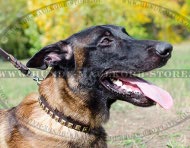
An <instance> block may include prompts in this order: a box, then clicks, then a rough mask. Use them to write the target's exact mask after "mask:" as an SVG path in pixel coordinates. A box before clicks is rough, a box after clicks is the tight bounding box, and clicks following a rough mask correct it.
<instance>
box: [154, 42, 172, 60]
mask: <svg viewBox="0 0 190 148" xmlns="http://www.w3.org/2000/svg"><path fill="white" fill-rule="evenodd" d="M172 49H173V46H172V45H171V44H169V43H159V44H157V45H156V54H157V55H158V56H160V57H162V58H166V57H168V56H170V54H171V52H172Z"/></svg>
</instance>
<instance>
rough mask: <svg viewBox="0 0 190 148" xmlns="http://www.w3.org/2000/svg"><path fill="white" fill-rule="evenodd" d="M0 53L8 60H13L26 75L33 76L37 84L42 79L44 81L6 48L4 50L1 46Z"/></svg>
mask: <svg viewBox="0 0 190 148" xmlns="http://www.w3.org/2000/svg"><path fill="white" fill-rule="evenodd" d="M0 55H1V56H2V57H3V58H4V59H5V60H7V61H9V62H11V63H12V64H13V65H14V67H15V68H17V69H18V70H19V71H21V73H23V74H24V75H26V76H27V77H30V78H32V79H33V80H34V81H36V82H37V84H38V85H39V84H40V81H42V80H43V79H40V78H39V77H38V76H36V75H33V74H32V71H30V69H29V68H28V67H27V66H25V65H24V64H22V63H21V62H20V61H18V60H17V59H16V58H15V57H13V56H12V55H11V54H8V53H7V52H6V51H5V50H3V49H2V48H0Z"/></svg>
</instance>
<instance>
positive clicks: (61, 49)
mask: <svg viewBox="0 0 190 148" xmlns="http://www.w3.org/2000/svg"><path fill="white" fill-rule="evenodd" d="M72 60H74V55H73V49H72V47H71V45H70V44H69V43H67V42H66V41H59V42H57V43H54V44H51V45H48V46H46V47H44V48H42V49H41V50H40V51H39V52H37V53H36V54H35V55H34V56H33V57H32V58H31V59H30V60H29V61H28V62H27V64H26V66H27V67H29V68H38V69H42V70H45V69H47V68H48V66H50V67H55V66H61V67H62V66H63V67H64V66H69V64H71V63H72V62H71V61H72ZM61 64H63V65H61ZM70 66H71V65H70ZM72 66H73V64H72Z"/></svg>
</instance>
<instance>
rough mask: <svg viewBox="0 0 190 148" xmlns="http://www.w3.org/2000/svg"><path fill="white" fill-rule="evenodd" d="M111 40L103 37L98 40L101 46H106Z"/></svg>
mask: <svg viewBox="0 0 190 148" xmlns="http://www.w3.org/2000/svg"><path fill="white" fill-rule="evenodd" d="M111 42H112V40H111V39H109V38H107V37H105V38H103V39H102V40H101V41H100V45H102V46H108V45H110V43H111Z"/></svg>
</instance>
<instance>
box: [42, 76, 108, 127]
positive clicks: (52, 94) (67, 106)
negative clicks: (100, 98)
mask: <svg viewBox="0 0 190 148" xmlns="http://www.w3.org/2000/svg"><path fill="white" fill-rule="evenodd" d="M69 81H72V85H73V84H76V83H77V82H76V81H77V80H76V78H74V77H72V78H70V79H69V80H68V81H66V80H65V79H64V78H63V77H55V76H54V75H53V74H49V75H48V77H47V78H46V79H45V80H44V81H43V82H42V83H41V85H40V87H39V92H40V95H41V96H43V97H44V98H45V99H46V101H47V102H48V104H50V105H51V107H52V108H53V109H54V110H55V109H56V110H58V111H59V112H60V113H63V114H64V115H65V116H67V117H70V118H72V119H73V120H75V121H78V122H80V123H82V124H84V125H89V126H90V128H91V129H92V128H97V127H100V126H101V124H102V123H103V122H105V121H107V119H108V116H109V115H108V112H107V111H105V109H104V108H103V110H98V112H97V109H96V113H95V112H93V110H92V108H90V106H89V104H88V101H89V95H88V93H86V92H83V91H80V93H78V92H74V91H73V90H72V89H71V88H70V86H69V84H68V83H70V82H69ZM76 85H77V84H76ZM92 103H93V102H92ZM95 103H97V104H98V105H102V104H101V103H100V102H95ZM95 103H94V105H95V106H96V105H97V104H95ZM97 107H98V106H97Z"/></svg>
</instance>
